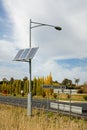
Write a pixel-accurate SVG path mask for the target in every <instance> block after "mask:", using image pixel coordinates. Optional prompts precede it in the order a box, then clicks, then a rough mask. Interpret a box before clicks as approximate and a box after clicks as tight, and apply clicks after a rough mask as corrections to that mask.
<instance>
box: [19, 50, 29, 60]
mask: <svg viewBox="0 0 87 130" xmlns="http://www.w3.org/2000/svg"><path fill="white" fill-rule="evenodd" d="M29 51H30V49H25V50H24V51H23V53H22V54H21V56H20V59H26V56H27V54H28V53H29Z"/></svg>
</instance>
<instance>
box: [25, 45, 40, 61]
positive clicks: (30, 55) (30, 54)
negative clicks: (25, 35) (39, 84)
mask: <svg viewBox="0 0 87 130" xmlns="http://www.w3.org/2000/svg"><path fill="white" fill-rule="evenodd" d="M37 50H38V47H37V48H31V50H30V52H29V54H28V55H27V57H26V59H27V60H29V59H32V58H33V57H34V55H35V53H36V52H37Z"/></svg>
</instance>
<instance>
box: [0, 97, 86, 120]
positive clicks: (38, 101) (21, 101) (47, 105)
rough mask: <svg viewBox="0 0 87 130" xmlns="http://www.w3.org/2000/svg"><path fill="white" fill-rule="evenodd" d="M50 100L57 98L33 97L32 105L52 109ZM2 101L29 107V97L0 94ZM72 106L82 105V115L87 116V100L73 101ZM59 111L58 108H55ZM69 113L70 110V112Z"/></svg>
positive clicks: (0, 101)
mask: <svg viewBox="0 0 87 130" xmlns="http://www.w3.org/2000/svg"><path fill="white" fill-rule="evenodd" d="M50 102H56V103H57V101H56V100H48V99H47V100H46V99H32V107H36V108H44V109H45V110H52V109H51V108H50ZM0 103H4V104H9V105H14V106H21V107H25V108H27V98H17V97H11V96H1V95H0ZM59 103H61V104H67V105H69V104H70V103H69V102H61V101H59ZM71 105H72V106H80V107H82V115H84V116H86V117H87V102H85V103H83V102H72V103H71ZM55 111H56V112H57V110H55ZM68 113H69V112H68Z"/></svg>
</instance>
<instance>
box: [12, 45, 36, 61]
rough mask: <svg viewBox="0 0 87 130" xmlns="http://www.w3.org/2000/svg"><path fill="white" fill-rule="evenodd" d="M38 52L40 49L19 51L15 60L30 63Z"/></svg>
mask: <svg viewBox="0 0 87 130" xmlns="http://www.w3.org/2000/svg"><path fill="white" fill-rule="evenodd" d="M37 50H38V47H36V48H27V49H21V50H19V52H18V53H17V55H16V56H15V58H14V60H15V61H25V62H26V61H27V62H28V61H29V60H30V59H32V58H33V57H34V55H35V53H36V52H37Z"/></svg>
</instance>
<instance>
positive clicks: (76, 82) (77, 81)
mask: <svg viewBox="0 0 87 130" xmlns="http://www.w3.org/2000/svg"><path fill="white" fill-rule="evenodd" d="M74 79H75V84H76V86H78V83H79V81H80V79H76V78H74Z"/></svg>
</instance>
